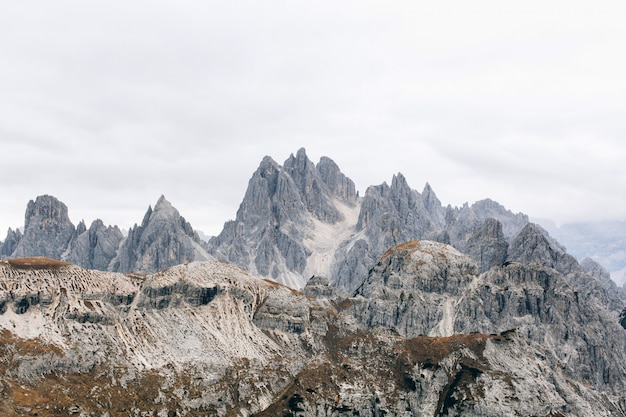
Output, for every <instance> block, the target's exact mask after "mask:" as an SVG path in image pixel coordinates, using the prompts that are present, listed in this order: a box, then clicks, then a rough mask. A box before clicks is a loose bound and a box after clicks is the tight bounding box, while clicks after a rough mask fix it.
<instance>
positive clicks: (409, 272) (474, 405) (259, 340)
mask: <svg viewBox="0 0 626 417" xmlns="http://www.w3.org/2000/svg"><path fill="white" fill-rule="evenodd" d="M590 279H592V278H590ZM592 280H593V279H592ZM594 282H595V281H594ZM329 288H330V287H329V285H328V281H327V280H326V279H324V278H322V277H315V278H313V279H311V280H310V282H309V283H308V285H307V286H306V287H305V291H304V294H303V293H300V292H298V291H295V290H292V289H290V288H287V287H285V286H283V285H280V284H277V283H275V282H271V281H268V280H261V279H257V278H253V277H252V276H250V275H248V274H246V273H245V272H243V271H242V270H241V269H239V268H237V267H234V266H232V265H228V264H225V263H221V262H204V263H198V262H193V263H190V264H187V265H178V266H175V267H172V268H170V269H168V270H165V271H162V272H159V273H157V274H153V275H148V276H138V275H135V274H128V275H126V274H121V273H108V272H98V271H88V270H84V269H81V268H78V267H76V266H72V265H66V264H62V263H58V262H57V263H55V262H54V261H49V264H46V263H45V262H44V261H43V260H41V259H38V260H37V261H33V260H23V261H20V262H18V261H16V260H13V261H11V262H6V261H3V262H2V263H0V300H4V301H2V303H3V304H2V305H4V308H3V309H2V310H1V311H0V342H1V343H0V374H2V375H3V378H2V381H1V382H0V387H1V388H2V389H1V390H0V411H1V412H2V414H3V415H7V416H12V415H20V413H22V414H23V413H29V414H31V415H35V414H37V415H40V416H48V415H50V416H51V415H61V414H67V413H68V412H70V413H75V414H76V413H80V414H82V415H83V416H85V417H100V416H102V415H105V414H106V413H109V414H115V415H118V414H119V415H126V414H128V412H129V410H132V414H133V415H193V414H202V415H214V416H227V415H248V416H250V415H255V416H277V415H278V416H285V415H298V416H302V417H318V416H331V415H359V416H371V417H373V416H380V415H388V416H391V415H398V416H399V415H418V416H420V415H428V416H431V415H463V416H470V417H474V416H484V415H525V416H531V415H543V416H548V415H553V416H556V415H594V416H596V415H598V416H625V415H626V412H625V409H624V405H625V404H624V402H623V392H624V384H625V383H626V371H625V370H626V358H625V357H624V355H625V350H624V343H625V334H626V331H625V330H624V328H622V326H620V325H619V324H618V322H617V320H616V318H617V316H616V315H614V314H613V313H612V312H609V311H608V310H607V309H606V308H605V307H604V306H603V305H602V304H601V303H598V302H597V301H598V299H597V297H596V295H594V294H596V291H594V290H593V289H591V288H590V290H589V291H587V292H582V291H573V290H571V289H568V288H567V286H566V285H564V282H563V276H562V275H561V274H560V273H559V272H558V271H556V270H554V269H552V268H547V267H544V266H541V265H539V264H537V263H534V264H532V265H521V264H519V263H511V264H508V265H507V266H504V267H494V268H491V269H490V270H489V271H488V272H486V273H483V274H479V272H478V266H477V264H476V262H475V261H474V260H472V259H471V258H469V257H468V256H466V255H464V254H462V253H460V252H459V251H457V250H455V249H454V248H452V247H450V246H447V245H444V244H440V243H436V242H428V241H417V242H410V243H408V244H405V245H402V246H400V247H396V248H394V249H392V250H390V251H388V252H387V253H386V254H385V255H384V256H383V257H382V258H381V259H380V260H379V263H378V264H377V265H376V267H375V268H374V269H373V270H372V273H371V274H370V275H369V276H368V279H367V280H366V282H365V283H364V284H363V286H362V287H361V288H360V289H359V291H358V294H357V295H356V296H355V297H350V298H347V299H342V298H337V296H336V295H335V296H331V295H330V292H328V289H329ZM316 294H318V295H316ZM26 304H28V307H27V308H23V307H24V306H25V305H26ZM394 305H395V306H396V308H395V309H394V308H393V306H394ZM418 310H419V313H417V311H418ZM422 331H423V332H427V333H428V335H426V334H424V335H419V334H417V333H419V332H422ZM33 399H35V400H33Z"/></svg>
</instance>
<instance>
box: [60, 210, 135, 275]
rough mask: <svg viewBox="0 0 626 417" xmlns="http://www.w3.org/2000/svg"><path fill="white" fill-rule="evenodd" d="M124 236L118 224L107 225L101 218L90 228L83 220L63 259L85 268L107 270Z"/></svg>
mask: <svg viewBox="0 0 626 417" xmlns="http://www.w3.org/2000/svg"><path fill="white" fill-rule="evenodd" d="M123 238H124V236H123V235H122V232H121V231H120V229H119V228H118V227H117V226H105V225H104V223H103V222H102V220H100V219H96V220H94V221H93V222H92V223H91V226H89V229H87V228H86V226H85V222H84V221H81V222H80V223H79V224H78V226H77V227H76V232H75V235H74V237H73V238H72V240H71V242H70V244H69V247H68V249H67V251H66V252H65V253H64V255H63V259H64V260H66V261H68V262H71V263H73V264H76V265H80V266H82V267H84V268H90V269H97V270H100V271H106V270H107V269H108V268H109V265H110V264H111V261H112V260H113V258H114V257H115V256H116V255H117V250H118V248H119V247H120V243H121V242H122V240H123Z"/></svg>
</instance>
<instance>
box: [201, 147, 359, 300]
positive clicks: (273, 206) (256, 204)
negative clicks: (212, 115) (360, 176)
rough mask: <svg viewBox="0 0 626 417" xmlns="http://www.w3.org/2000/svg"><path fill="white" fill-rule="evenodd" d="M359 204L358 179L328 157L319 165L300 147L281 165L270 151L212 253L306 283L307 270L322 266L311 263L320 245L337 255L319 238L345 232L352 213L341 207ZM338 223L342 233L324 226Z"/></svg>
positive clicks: (253, 270)
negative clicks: (326, 231) (353, 181)
mask: <svg viewBox="0 0 626 417" xmlns="http://www.w3.org/2000/svg"><path fill="white" fill-rule="evenodd" d="M355 205H356V194H355V192H354V183H352V181H351V180H349V179H348V178H346V177H345V176H344V175H343V174H342V173H341V172H340V171H339V169H338V167H337V166H336V164H335V163H334V162H332V161H331V160H330V159H329V158H322V159H321V160H320V162H319V163H318V164H317V166H316V165H314V164H313V163H312V162H311V161H310V160H309V159H308V157H307V156H306V153H305V150H304V149H300V150H299V151H298V152H297V154H296V155H295V156H294V155H291V156H290V157H289V158H288V159H287V160H286V161H285V163H284V164H283V166H281V165H279V164H278V163H276V162H275V161H274V160H273V159H272V158H270V157H265V158H264V159H263V161H262V162H261V164H260V166H259V168H258V169H257V170H256V172H255V173H254V174H253V176H252V178H251V179H250V181H249V183H248V189H247V191H246V195H245V197H244V199H243V201H242V203H241V205H240V207H239V210H238V211H237V216H236V218H235V220H234V221H230V222H227V223H226V224H225V225H224V229H223V231H222V232H221V233H220V234H219V235H218V236H217V237H215V238H213V239H211V241H210V242H209V246H210V248H211V253H212V254H213V255H214V256H215V257H216V258H218V259H222V260H224V261H228V262H231V263H234V264H236V265H238V266H240V267H242V268H244V269H246V270H248V271H250V272H251V273H253V274H256V275H260V276H265V277H271V278H273V279H276V280H279V281H280V282H282V283H284V284H286V285H289V286H291V287H294V288H301V287H303V286H304V284H305V283H306V280H307V279H308V278H309V277H310V275H309V276H307V275H306V274H307V273H311V274H312V273H314V272H319V271H314V269H315V268H314V267H313V266H310V265H309V264H311V265H312V264H313V263H314V262H312V261H311V259H310V257H311V256H313V255H317V254H319V250H318V249H322V250H323V251H325V252H329V254H328V256H327V257H328V258H329V259H332V257H333V255H334V252H332V247H331V248H328V247H326V245H318V243H319V240H320V239H321V240H324V241H328V240H333V239H334V240H337V237H338V236H341V234H342V233H343V234H345V231H344V230H343V229H341V228H342V227H343V225H344V223H346V221H349V220H350V219H346V216H345V214H344V211H345V210H342V209H345V208H348V211H349V208H350V207H354V206H355ZM353 210H354V208H353ZM333 227H334V228H335V229H336V230H339V235H334V236H330V235H329V234H328V233H325V232H324V230H325V229H326V228H331V229H332V228H333ZM338 243H339V242H337V243H335V244H338ZM320 246H324V247H323V248H321V247H320ZM316 259H317V258H316ZM324 262H325V264H326V263H329V262H328V261H324ZM307 267H309V268H308V269H307ZM324 268H325V267H324ZM321 272H328V268H325V269H324V270H323V271H321Z"/></svg>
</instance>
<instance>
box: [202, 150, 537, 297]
mask: <svg viewBox="0 0 626 417" xmlns="http://www.w3.org/2000/svg"><path fill="white" fill-rule="evenodd" d="M527 223H528V218H527V217H526V216H525V215H523V214H514V213H512V212H510V211H508V210H506V209H505V208H504V207H502V206H501V205H500V204H498V203H496V202H494V201H491V200H483V201H479V202H477V203H475V204H473V205H472V206H469V205H464V206H463V207H461V208H452V207H450V206H448V207H447V208H444V207H443V206H442V204H441V202H440V201H439V199H438V198H437V196H436V194H435V192H434V191H433V189H432V187H431V186H430V185H429V184H428V183H427V184H426V185H425V187H424V190H423V192H422V193H421V194H420V193H419V192H417V191H415V190H413V189H412V188H411V187H410V186H409V185H408V182H407V180H406V178H405V177H404V176H403V175H402V174H397V175H394V176H393V178H392V181H391V185H388V184H387V183H383V184H381V185H377V186H370V187H368V189H367V191H366V192H365V195H364V196H363V197H358V194H357V193H356V192H355V188H354V183H353V182H352V181H351V180H350V179H349V178H347V177H346V176H345V175H344V174H342V173H341V171H340V170H339V167H338V166H337V165H336V164H335V163H334V162H333V161H332V160H331V159H330V158H327V157H322V158H321V159H320V162H319V163H318V164H317V165H314V164H313V163H312V162H311V161H310V160H309V159H308V158H307V156H306V152H305V150H304V149H300V150H299V151H298V152H297V153H296V155H293V154H292V155H291V156H290V157H289V158H288V159H287V160H286V161H285V162H284V164H283V165H282V166H281V165H279V164H278V163H276V162H275V161H274V160H273V159H272V158H270V157H265V158H264V159H263V161H262V162H261V165H260V166H259V168H258V169H257V171H256V172H255V173H254V174H253V176H252V178H251V179H250V182H249V184H248V189H247V191H246V195H245V197H244V199H243V201H242V203H241V206H240V208H239V210H238V212H237V216H236V218H235V220H234V221H230V222H227V223H226V224H225V225H224V229H223V231H222V233H220V234H219V235H218V236H217V237H215V238H213V239H212V240H211V241H210V244H209V246H210V248H211V253H212V254H213V255H214V256H216V257H217V258H218V259H222V260H225V261H228V262H232V263H234V264H236V265H239V266H240V267H242V268H244V269H246V270H248V271H250V272H251V273H253V274H255V275H259V276H263V277H271V278H273V279H276V280H279V281H280V282H282V283H283V284H286V285H289V286H292V287H294V288H302V287H303V286H304V284H305V283H306V281H307V279H308V278H310V277H311V276H313V275H322V276H327V277H330V279H331V281H332V283H333V285H335V286H336V287H339V288H342V289H344V290H347V291H348V292H350V291H353V290H354V289H355V288H356V287H358V286H359V285H360V284H361V282H362V281H363V279H364V277H365V276H366V275H367V273H368V271H369V270H370V269H371V268H372V267H373V266H374V265H375V264H376V262H377V260H378V258H379V257H380V256H381V255H382V254H383V253H384V252H385V251H386V250H387V249H388V248H389V247H392V246H396V245H400V244H402V243H404V242H408V241H411V240H414V239H424V238H428V239H431V240H436V241H440V242H443V243H447V244H451V245H452V246H454V247H455V248H457V249H459V250H461V251H462V252H467V253H470V255H471V256H472V257H474V258H475V259H476V260H477V261H478V262H480V263H481V269H482V270H486V269H488V268H489V267H491V266H493V265H501V264H502V263H503V262H504V261H505V260H506V251H507V246H508V244H509V243H510V241H511V240H512V239H513V238H514V237H515V236H517V234H518V233H519V231H520V230H521V229H522V228H523V227H524V226H525V225H526V224H527ZM498 225H499V226H498Z"/></svg>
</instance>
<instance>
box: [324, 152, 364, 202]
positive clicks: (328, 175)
mask: <svg viewBox="0 0 626 417" xmlns="http://www.w3.org/2000/svg"><path fill="white" fill-rule="evenodd" d="M316 168H317V171H318V172H319V173H320V176H321V178H322V181H324V184H326V186H327V187H328V190H329V191H330V194H331V195H332V196H333V197H336V198H338V199H339V200H341V201H343V202H344V203H346V204H348V205H351V206H352V205H354V204H355V203H356V200H357V193H356V188H355V186H354V182H353V181H352V180H351V179H350V178H348V177H346V176H345V175H344V174H343V173H342V172H341V170H340V169H339V166H338V165H337V164H336V163H335V161H333V160H332V159H330V158H329V157H327V156H322V157H321V158H320V161H319V162H318V163H317V165H316Z"/></svg>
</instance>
